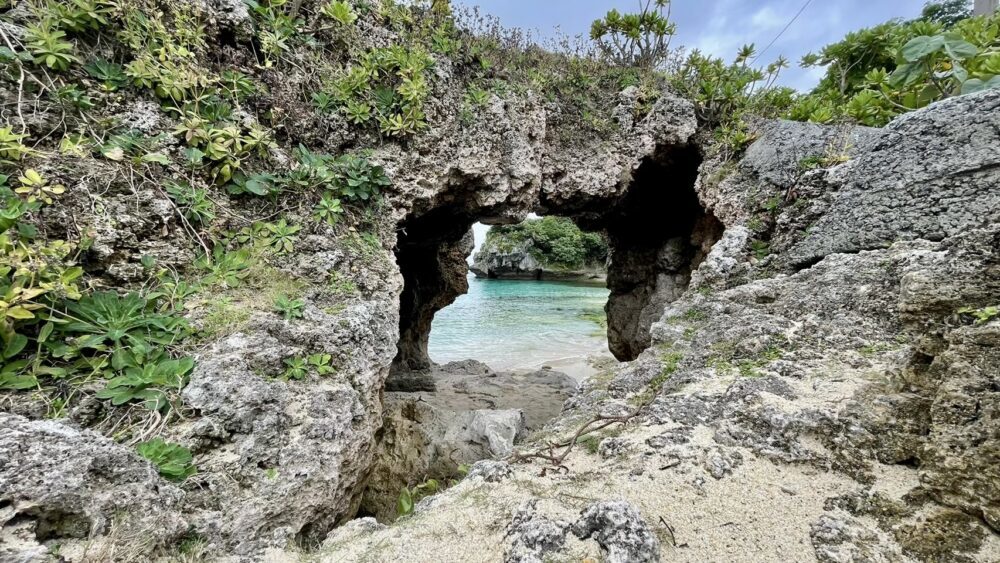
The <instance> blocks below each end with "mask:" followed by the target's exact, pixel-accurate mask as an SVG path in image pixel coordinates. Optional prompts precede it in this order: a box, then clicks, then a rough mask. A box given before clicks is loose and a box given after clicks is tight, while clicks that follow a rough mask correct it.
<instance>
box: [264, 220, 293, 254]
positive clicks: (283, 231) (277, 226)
mask: <svg viewBox="0 0 1000 563" xmlns="http://www.w3.org/2000/svg"><path fill="white" fill-rule="evenodd" d="M264 229H265V230H266V232H267V234H266V236H265V238H264V239H263V240H264V241H265V243H266V244H267V245H268V246H269V247H270V248H271V250H273V251H275V252H277V253H278V254H287V253H289V252H292V251H293V250H295V240H296V239H297V238H298V236H297V235H298V232H299V231H301V230H302V227H301V226H300V225H289V224H288V221H287V220H285V219H281V220H279V221H278V222H277V223H264Z"/></svg>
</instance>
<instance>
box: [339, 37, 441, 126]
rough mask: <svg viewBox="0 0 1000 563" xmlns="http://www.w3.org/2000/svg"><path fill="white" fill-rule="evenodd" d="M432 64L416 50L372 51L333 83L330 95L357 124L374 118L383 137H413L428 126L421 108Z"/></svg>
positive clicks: (427, 90) (425, 55) (426, 94)
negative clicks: (428, 71)
mask: <svg viewBox="0 0 1000 563" xmlns="http://www.w3.org/2000/svg"><path fill="white" fill-rule="evenodd" d="M432 62H433V61H432V59H431V58H430V56H429V55H428V54H427V52H426V51H424V50H423V49H422V48H419V47H414V48H406V47H403V46H400V45H395V46H392V47H387V48H379V49H372V50H371V51H368V52H367V53H366V54H365V55H364V56H363V57H362V58H361V60H359V61H357V62H356V63H355V64H354V65H353V66H351V67H350V68H348V69H347V70H345V71H344V72H343V73H342V74H341V75H340V76H339V77H338V78H337V79H336V80H335V81H334V83H333V85H332V89H333V91H332V92H330V95H331V96H332V97H333V98H334V99H335V100H336V101H337V103H338V104H339V105H340V109H341V111H342V112H343V113H344V114H345V115H347V117H348V118H349V119H350V120H351V121H352V122H354V123H356V124H359V125H360V124H365V123H368V122H369V121H371V120H372V119H374V120H375V122H376V123H377V124H378V126H379V130H380V131H381V132H382V133H383V134H386V135H389V136H393V137H401V136H406V135H412V134H414V133H417V132H419V131H422V130H423V129H425V128H426V127H427V120H426V117H425V115H424V111H423V106H424V103H425V102H426V100H427V97H428V96H429V95H430V86H429V84H428V83H427V76H426V71H427V69H428V68H430V66H431V64H432Z"/></svg>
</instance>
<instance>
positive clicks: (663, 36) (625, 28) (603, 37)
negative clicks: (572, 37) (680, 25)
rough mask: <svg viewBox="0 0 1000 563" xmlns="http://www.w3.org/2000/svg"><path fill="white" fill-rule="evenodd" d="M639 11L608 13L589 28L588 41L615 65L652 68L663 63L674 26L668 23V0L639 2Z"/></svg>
mask: <svg viewBox="0 0 1000 563" xmlns="http://www.w3.org/2000/svg"><path fill="white" fill-rule="evenodd" d="M639 8H640V9H639V12H637V13H634V14H621V13H620V12H619V11H618V10H611V11H609V12H608V13H607V15H605V16H604V18H602V19H598V20H595V21H594V22H593V23H592V24H591V26H590V38H591V39H592V40H593V41H594V42H596V43H597V47H598V48H599V49H600V51H601V53H602V54H603V55H604V56H605V57H606V58H607V59H608V60H610V61H611V62H613V63H614V64H616V65H618V66H638V67H646V68H655V67H657V66H660V65H661V64H662V63H663V62H664V61H666V59H667V56H668V54H669V49H670V39H671V38H672V37H673V36H674V34H675V33H676V32H677V26H676V25H675V24H674V23H673V22H671V21H670V13H669V12H670V0H641V1H640V2H639Z"/></svg>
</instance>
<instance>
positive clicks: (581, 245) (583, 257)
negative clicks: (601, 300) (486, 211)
mask: <svg viewBox="0 0 1000 563" xmlns="http://www.w3.org/2000/svg"><path fill="white" fill-rule="evenodd" d="M607 256H608V245H607V242H606V241H605V240H604V238H603V237H602V236H601V235H599V234H594V233H584V232H583V231H581V230H580V229H579V228H578V227H577V226H576V225H574V224H573V222H572V221H570V220H569V219H565V218H560V217H545V218H543V219H529V220H527V221H525V222H524V223H521V224H519V225H511V226H498V227H493V228H491V229H490V231H489V232H488V234H487V235H486V240H485V241H484V242H483V245H482V247H481V248H480V249H479V251H478V252H476V255H475V256H474V257H473V262H472V265H471V266H470V267H469V269H470V270H471V271H472V273H473V274H475V275H476V277H479V278H487V279H505V280H560V281H603V280H604V279H606V278H607Z"/></svg>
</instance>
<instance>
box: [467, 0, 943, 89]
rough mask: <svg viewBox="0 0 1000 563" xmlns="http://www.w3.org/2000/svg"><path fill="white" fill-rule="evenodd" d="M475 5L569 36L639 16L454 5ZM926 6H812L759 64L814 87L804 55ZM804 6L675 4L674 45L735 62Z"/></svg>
mask: <svg viewBox="0 0 1000 563" xmlns="http://www.w3.org/2000/svg"><path fill="white" fill-rule="evenodd" d="M454 1H455V3H457V4H467V5H478V6H479V7H480V8H481V9H482V11H484V12H486V13H489V14H492V15H494V16H497V17H499V18H500V21H502V22H503V23H504V25H506V26H508V27H521V28H524V29H532V30H537V32H538V33H540V34H543V35H546V34H551V33H552V30H554V29H555V28H557V27H558V28H559V29H560V30H561V31H562V32H563V33H566V34H569V35H576V34H586V33H588V32H589V30H590V23H591V22H592V21H593V20H594V19H596V18H598V17H601V16H603V15H604V13H606V12H607V11H608V10H609V9H611V8H618V9H619V10H620V11H635V9H636V7H637V5H638V1H639V0H454ZM924 2H925V0H812V1H811V2H809V4H808V6H806V8H805V10H804V11H803V12H802V15H801V16H799V18H798V19H797V20H796V21H795V23H793V24H792V25H791V27H789V28H788V31H786V32H785V33H784V35H782V36H781V38H780V39H779V40H778V41H777V42H775V44H774V46H773V47H771V48H770V50H768V51H767V53H765V54H764V55H763V56H762V57H761V59H760V61H759V62H760V63H762V64H763V63H769V62H772V61H773V60H774V59H776V58H777V57H778V55H784V56H785V57H787V58H788V59H789V60H790V61H791V62H792V63H793V64H792V68H791V69H789V70H788V71H787V75H786V76H785V79H784V80H783V81H782V82H783V83H784V84H786V85H789V86H793V87H796V88H800V89H809V88H811V87H812V86H813V85H814V84H815V83H816V81H817V80H818V79H819V77H820V76H821V75H822V71H821V70H815V69H814V70H805V69H800V68H798V61H799V59H800V58H801V57H802V55H804V54H806V53H808V52H810V51H817V50H819V49H820V48H821V47H823V46H824V45H826V44H828V43H832V42H835V41H838V40H839V39H840V38H842V37H843V36H844V35H845V34H846V33H847V32H849V31H852V30H856V29H860V28H863V27H869V26H872V25H875V24H879V23H882V22H884V21H886V20H889V19H892V18H907V19H909V18H914V17H916V16H918V15H920V10H921V8H922V7H923V5H924ZM805 4H806V0H674V2H673V19H674V21H675V22H677V37H676V38H675V43H674V45H683V46H685V47H688V48H699V49H701V50H702V51H703V52H708V53H711V54H713V55H717V56H721V57H724V58H725V59H726V60H731V59H732V57H733V55H734V54H735V53H736V50H737V49H738V48H739V47H740V46H741V45H743V44H745V43H756V44H757V47H758V49H763V48H764V47H765V46H766V45H767V44H768V43H770V42H771V41H772V40H773V39H774V38H775V37H776V36H777V35H778V34H779V33H780V32H781V30H782V28H784V27H785V26H786V25H787V24H788V23H789V21H791V20H792V18H793V17H794V16H795V14H796V12H798V11H799V9H801V8H802V6H803V5H805Z"/></svg>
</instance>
